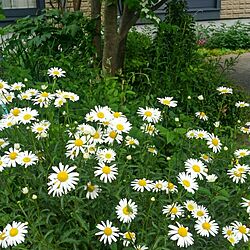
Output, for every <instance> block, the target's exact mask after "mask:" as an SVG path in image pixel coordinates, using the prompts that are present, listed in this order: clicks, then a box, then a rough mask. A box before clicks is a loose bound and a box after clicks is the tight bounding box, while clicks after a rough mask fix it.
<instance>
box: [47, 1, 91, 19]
mask: <svg viewBox="0 0 250 250" xmlns="http://www.w3.org/2000/svg"><path fill="white" fill-rule="evenodd" d="M50 2H52V4H53V5H54V6H55V7H56V8H57V1H55V0H52V1H49V0H46V2H45V4H46V8H47V9H50V8H51V4H50ZM66 8H67V10H73V1H72V0H68V1H67V4H66ZM81 10H82V11H83V12H84V13H85V14H86V15H90V13H91V9H90V1H89V0H82V3H81Z"/></svg>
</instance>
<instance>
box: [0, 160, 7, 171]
mask: <svg viewBox="0 0 250 250" xmlns="http://www.w3.org/2000/svg"><path fill="white" fill-rule="evenodd" d="M6 167H7V161H6V158H4V157H3V156H0V172H2V171H3V170H4V169H5V168H6Z"/></svg>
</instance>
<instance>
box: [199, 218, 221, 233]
mask: <svg viewBox="0 0 250 250" xmlns="http://www.w3.org/2000/svg"><path fill="white" fill-rule="evenodd" d="M194 228H195V230H196V231H197V233H198V234H199V235H201V236H206V237H209V236H210V235H212V236H215V235H216V234H217V233H218V229H219V226H218V224H217V223H216V222H215V221H214V220H211V218H210V216H208V217H202V218H199V219H198V220H197V221H196V224H195V226H194Z"/></svg>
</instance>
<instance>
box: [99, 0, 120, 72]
mask: <svg viewBox="0 0 250 250" xmlns="http://www.w3.org/2000/svg"><path fill="white" fill-rule="evenodd" d="M103 25H104V45H103V57H102V69H103V72H104V73H106V74H110V75H114V74H115V73H116V70H117V67H116V61H117V49H118V34H117V2H116V1H109V0H106V1H105V5H104V23H103Z"/></svg>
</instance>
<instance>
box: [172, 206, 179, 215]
mask: <svg viewBox="0 0 250 250" xmlns="http://www.w3.org/2000/svg"><path fill="white" fill-rule="evenodd" d="M177 212H178V209H177V207H173V208H172V209H171V210H170V213H171V214H177Z"/></svg>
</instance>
